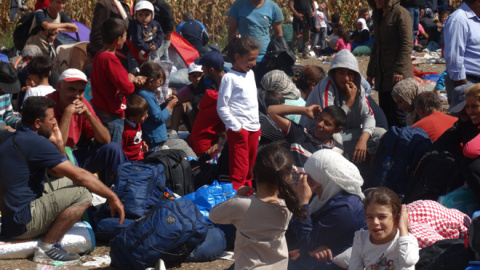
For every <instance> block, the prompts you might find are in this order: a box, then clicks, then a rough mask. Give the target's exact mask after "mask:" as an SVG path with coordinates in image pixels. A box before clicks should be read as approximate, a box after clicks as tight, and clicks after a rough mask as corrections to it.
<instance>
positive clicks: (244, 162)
mask: <svg viewBox="0 0 480 270" xmlns="http://www.w3.org/2000/svg"><path fill="white" fill-rule="evenodd" d="M260 134H261V132H260V130H257V131H248V130H246V129H242V131H240V132H235V131H232V130H231V129H229V130H227V139H228V151H229V157H228V165H229V170H230V181H231V182H232V184H233V188H234V189H235V190H238V189H239V188H240V187H243V186H249V187H251V186H252V167H253V163H254V162H255V158H256V157H257V147H258V138H259V137H260Z"/></svg>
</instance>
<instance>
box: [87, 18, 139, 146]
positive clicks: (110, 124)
mask: <svg viewBox="0 0 480 270" xmlns="http://www.w3.org/2000/svg"><path fill="white" fill-rule="evenodd" d="M101 34H102V40H103V49H102V50H100V51H98V52H97V53H96V54H95V57H94V58H93V63H92V73H91V74H92V76H91V79H92V95H93V97H92V100H91V104H92V106H93V108H94V109H95V113H96V114H97V116H98V117H99V118H100V121H101V122H102V123H103V125H105V126H106V127H107V129H108V131H109V132H110V135H111V137H112V142H117V143H122V132H123V124H124V123H123V119H124V118H125V109H126V107H127V105H126V99H125V97H127V96H130V95H131V94H133V92H134V91H135V85H134V84H137V85H142V84H144V83H145V78H144V77H142V76H138V77H135V76H134V75H133V74H129V73H127V71H126V70H125V69H124V68H123V66H122V64H121V63H120V60H119V59H118V58H117V56H115V51H116V50H117V49H120V48H122V46H123V44H124V43H125V40H126V38H127V27H126V25H125V22H124V21H123V20H120V19H114V18H110V19H107V20H106V21H105V22H104V23H103V25H102V29H101Z"/></svg>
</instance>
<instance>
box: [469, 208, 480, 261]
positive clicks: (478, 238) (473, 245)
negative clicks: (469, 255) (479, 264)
mask: <svg viewBox="0 0 480 270" xmlns="http://www.w3.org/2000/svg"><path fill="white" fill-rule="evenodd" d="M467 234H468V247H469V248H470V249H471V250H472V251H473V252H474V253H475V260H476V261H478V260H480V217H478V216H477V217H476V218H474V219H473V220H472V224H471V225H470V228H468V232H467Z"/></svg>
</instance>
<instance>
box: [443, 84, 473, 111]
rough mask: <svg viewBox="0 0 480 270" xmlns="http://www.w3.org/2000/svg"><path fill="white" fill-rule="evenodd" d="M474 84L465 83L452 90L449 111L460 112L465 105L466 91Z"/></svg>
mask: <svg viewBox="0 0 480 270" xmlns="http://www.w3.org/2000/svg"><path fill="white" fill-rule="evenodd" d="M470 86H472V85H471V84H464V85H460V86H457V87H455V88H454V89H453V92H452V102H451V103H450V107H449V108H448V111H449V112H451V113H459V112H460V111H461V110H463V108H464V107H465V92H466V91H467V89H468V88H469V87H470Z"/></svg>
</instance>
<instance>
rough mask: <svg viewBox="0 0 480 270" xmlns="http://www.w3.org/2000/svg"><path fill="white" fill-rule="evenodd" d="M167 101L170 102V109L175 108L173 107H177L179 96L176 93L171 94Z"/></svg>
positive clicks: (168, 105)
mask: <svg viewBox="0 0 480 270" xmlns="http://www.w3.org/2000/svg"><path fill="white" fill-rule="evenodd" d="M166 102H168V104H167V108H168V110H169V111H171V110H172V109H173V107H175V105H177V102H178V98H177V96H175V95H171V96H169V97H168V98H167V100H166Z"/></svg>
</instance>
